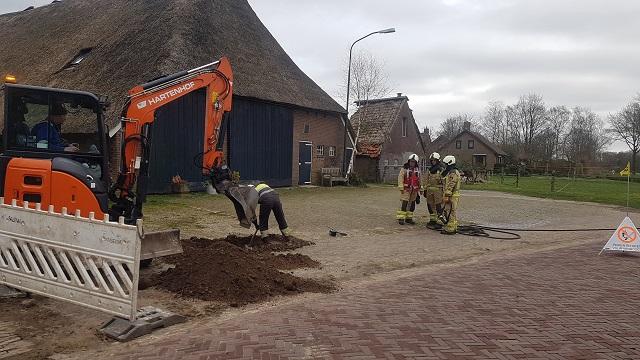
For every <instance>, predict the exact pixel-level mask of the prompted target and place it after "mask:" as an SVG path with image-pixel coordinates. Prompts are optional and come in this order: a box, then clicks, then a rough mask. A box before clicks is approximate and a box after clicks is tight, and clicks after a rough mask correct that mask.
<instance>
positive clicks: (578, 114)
mask: <svg viewBox="0 0 640 360" xmlns="http://www.w3.org/2000/svg"><path fill="white" fill-rule="evenodd" d="M607 141H608V138H607V136H606V133H605V130H604V123H603V121H602V120H601V119H600V118H599V117H598V116H597V115H596V114H595V113H594V112H593V111H591V110H590V109H587V108H582V107H575V108H574V109H573V111H572V114H571V123H570V125H569V131H568V133H567V135H566V136H565V141H564V153H565V156H566V157H567V160H569V161H572V162H574V163H587V162H590V161H593V160H595V159H597V158H598V155H599V154H600V153H601V152H602V149H604V147H605V146H606V144H607Z"/></svg>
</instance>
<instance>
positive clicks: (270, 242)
mask: <svg viewBox="0 0 640 360" xmlns="http://www.w3.org/2000/svg"><path fill="white" fill-rule="evenodd" d="M220 240H222V241H226V242H228V243H230V244H233V245H236V246H240V247H245V246H249V243H250V242H251V236H247V237H240V236H236V235H229V236H227V237H226V238H224V239H220ZM309 245H315V244H314V243H312V242H311V241H306V240H302V239H298V238H296V237H293V236H289V237H286V238H285V237H284V236H280V235H269V236H268V237H267V238H265V239H261V238H260V237H259V236H256V237H255V238H254V239H253V244H252V245H251V248H252V249H253V250H255V251H273V252H283V251H291V250H295V249H299V248H301V247H305V246H309Z"/></svg>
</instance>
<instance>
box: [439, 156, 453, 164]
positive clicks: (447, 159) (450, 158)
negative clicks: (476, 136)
mask: <svg viewBox="0 0 640 360" xmlns="http://www.w3.org/2000/svg"><path fill="white" fill-rule="evenodd" d="M442 162H443V163H445V164H446V165H453V164H455V163H456V157H455V156H453V155H447V156H445V157H444V159H442Z"/></svg>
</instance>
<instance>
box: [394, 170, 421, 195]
mask: <svg viewBox="0 0 640 360" xmlns="http://www.w3.org/2000/svg"><path fill="white" fill-rule="evenodd" d="M398 187H399V188H400V189H407V190H420V169H419V168H414V169H405V168H402V169H400V173H399V174H398Z"/></svg>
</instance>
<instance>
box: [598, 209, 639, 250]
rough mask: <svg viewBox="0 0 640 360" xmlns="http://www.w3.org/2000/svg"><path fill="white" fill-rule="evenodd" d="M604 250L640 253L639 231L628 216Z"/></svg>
mask: <svg viewBox="0 0 640 360" xmlns="http://www.w3.org/2000/svg"><path fill="white" fill-rule="evenodd" d="M604 250H613V251H640V235H638V229H636V226H635V225H634V224H633V221H631V219H629V217H628V216H627V217H625V218H624V220H622V223H621V224H620V226H618V229H617V230H616V232H615V233H614V234H613V235H612V236H611V239H609V241H608V242H607V244H606V245H605V246H604V247H603V248H602V251H604ZM602 251H601V252H602Z"/></svg>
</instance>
